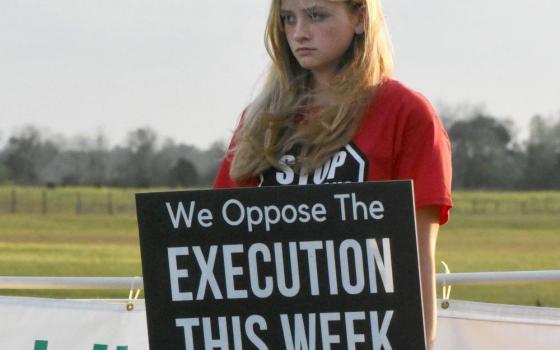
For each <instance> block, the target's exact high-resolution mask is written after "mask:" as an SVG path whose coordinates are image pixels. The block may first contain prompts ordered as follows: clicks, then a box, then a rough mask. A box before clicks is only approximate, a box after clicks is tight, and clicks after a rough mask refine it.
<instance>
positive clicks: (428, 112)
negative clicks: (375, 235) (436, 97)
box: [394, 94, 452, 224]
mask: <svg viewBox="0 0 560 350" xmlns="http://www.w3.org/2000/svg"><path fill="white" fill-rule="evenodd" d="M407 111H408V113H407V115H406V118H405V119H404V120H405V121H404V122H405V124H404V129H403V133H402V139H401V142H400V149H399V150H398V152H397V159H396V162H395V168H394V170H395V177H396V178H397V179H412V180H413V183H414V200H415V204H416V207H417V208H421V207H424V206H430V205H436V206H440V208H441V214H440V224H445V223H446V222H447V220H448V218H449V210H450V209H451V207H452V200H451V144H450V141H449V137H448V135H447V132H446V131H445V129H444V127H443V125H442V123H441V121H440V120H439V118H438V116H437V114H436V112H435V111H434V109H433V108H432V106H431V105H430V103H429V102H428V101H427V100H426V99H425V98H424V97H423V96H420V95H416V94H415V95H412V96H410V106H409V108H407Z"/></svg>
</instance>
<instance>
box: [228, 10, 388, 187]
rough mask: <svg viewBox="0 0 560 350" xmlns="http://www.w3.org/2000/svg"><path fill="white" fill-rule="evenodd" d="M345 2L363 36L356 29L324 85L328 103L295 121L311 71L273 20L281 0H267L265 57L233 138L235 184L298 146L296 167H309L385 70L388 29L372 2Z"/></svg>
mask: <svg viewBox="0 0 560 350" xmlns="http://www.w3.org/2000/svg"><path fill="white" fill-rule="evenodd" d="M329 1H340V2H346V3H347V4H348V6H349V7H350V9H351V11H361V13H362V15H363V24H364V33H363V34H360V35H358V34H356V35H355V36H354V39H353V42H352V44H351V46H350V47H349V49H348V51H347V52H346V53H345V54H344V57H343V58H342V60H341V63H340V66H339V69H338V71H337V74H336V76H335V78H334V79H333V81H332V82H331V85H330V90H329V92H330V94H331V95H332V96H334V101H332V102H333V103H332V105H330V106H327V107H326V108H323V109H321V110H320V111H318V112H317V113H316V115H314V117H313V118H309V119H306V120H305V126H304V127H302V125H301V117H302V116H303V115H304V114H305V113H306V111H307V109H309V107H311V106H310V105H309V104H310V101H312V94H313V91H312V87H311V73H310V72H309V71H307V70H305V69H304V68H302V67H301V66H300V65H299V63H298V62H297V60H296V58H295V57H294V56H293V54H292V52H291V51H290V47H289V46H288V41H287V39H286V35H285V33H284V28H283V24H282V19H281V17H280V6H281V0H272V3H271V7H270V13H269V17H268V22H267V27H266V32H265V46H266V49H267V51H268V54H269V55H270V57H271V59H272V64H271V66H270V68H269V71H268V75H267V77H266V81H265V84H264V87H263V89H262V91H261V92H260V94H259V95H258V96H257V97H256V98H255V99H254V101H253V102H252V103H251V105H250V106H249V107H248V108H247V109H246V110H245V113H244V115H243V118H242V121H241V126H240V129H239V130H238V132H237V133H236V135H235V140H234V143H235V147H234V148H233V149H232V151H231V152H232V153H233V154H232V155H233V159H232V162H231V169H230V177H231V178H232V179H233V180H235V181H237V182H243V181H246V180H248V179H250V178H251V177H254V176H256V175H258V174H260V173H262V172H263V171H264V170H266V169H268V168H270V167H276V168H278V167H280V164H279V157H280V156H281V155H283V154H285V153H286V152H288V151H290V150H291V149H293V148H294V147H297V148H298V150H299V156H298V158H297V161H296V164H294V165H293V166H294V167H296V168H301V167H304V168H306V169H313V168H315V167H317V166H319V165H320V164H321V163H323V162H324V161H325V160H326V159H327V158H328V157H329V156H330V155H331V154H332V153H334V152H336V151H337V150H339V149H340V148H342V147H343V146H344V145H345V144H347V143H348V142H350V141H351V140H352V137H353V136H354V133H355V131H356V128H357V127H358V123H359V122H360V119H361V117H362V115H363V113H364V109H365V107H366V106H367V104H368V103H369V102H370V100H371V98H372V96H373V94H374V92H375V90H376V89H377V87H378V86H379V85H380V84H381V83H382V81H383V79H384V78H386V77H390V76H392V74H393V60H392V53H391V45H390V40H389V34H388V31H387V28H386V25H385V19H384V17H383V11H382V8H381V3H380V0H329Z"/></svg>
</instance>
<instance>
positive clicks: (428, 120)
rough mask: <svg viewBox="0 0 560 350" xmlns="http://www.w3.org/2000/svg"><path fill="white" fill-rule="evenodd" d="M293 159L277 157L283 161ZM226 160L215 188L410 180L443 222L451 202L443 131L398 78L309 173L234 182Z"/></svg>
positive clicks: (270, 173)
mask: <svg viewBox="0 0 560 350" xmlns="http://www.w3.org/2000/svg"><path fill="white" fill-rule="evenodd" d="M230 147H231V146H230ZM294 159H295V156H294V155H290V154H288V155H284V156H282V157H281V160H282V163H285V164H289V163H290V161H292V160H294ZM230 161H231V157H230V156H226V157H225V159H224V160H223V162H222V165H221V167H220V169H219V171H218V175H217V177H216V180H215V182H214V188H231V187H240V186H267V185H298V184H299V185H304V184H321V183H339V182H361V181H380V180H399V179H406V180H408V179H412V180H413V181H414V200H415V205H416V208H420V207H423V206H428V205H437V206H440V207H441V215H440V223H441V224H444V223H446V222H447V220H448V213H449V209H450V208H451V206H452V201H451V146H450V142H449V137H448V136H447V132H446V131H445V129H444V128H443V125H442V124H441V121H440V120H439V118H438V117H437V115H436V113H435V111H434V109H433V108H432V106H431V104H430V103H429V102H428V101H427V100H426V98H425V97H424V96H422V95H421V94H419V93H418V92H416V91H413V90H411V89H409V88H408V87H406V86H404V85H403V84H401V83H400V82H398V81H396V80H387V81H385V82H384V83H383V84H382V85H381V87H380V88H379V89H378V91H377V93H376V96H375V98H374V99H373V101H372V103H371V104H370V106H369V107H368V109H367V111H366V113H365V115H364V118H363V120H362V121H361V123H360V125H359V127H358V130H357V131H356V135H354V138H353V139H352V142H350V143H349V144H347V145H346V146H344V147H343V148H342V149H341V150H340V151H338V152H336V153H335V154H334V155H333V156H332V157H331V158H330V159H329V160H327V161H326V162H325V163H324V165H323V166H321V167H318V168H317V169H315V170H313V171H305V170H303V171H300V172H299V173H295V172H294V171H293V170H292V169H291V168H290V167H289V166H287V165H286V166H284V167H282V169H274V168H270V169H269V170H267V171H265V172H264V173H263V174H261V175H260V176H259V177H257V178H255V179H253V180H252V181H249V182H247V183H246V184H238V183H236V182H235V181H233V180H232V179H231V178H230V176H229V169H230Z"/></svg>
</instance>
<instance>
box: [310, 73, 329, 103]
mask: <svg viewBox="0 0 560 350" xmlns="http://www.w3.org/2000/svg"><path fill="white" fill-rule="evenodd" d="M331 79H332V77H325V76H314V77H313V101H312V106H318V107H325V106H329V105H332V104H333V102H334V98H333V95H332V93H331V92H330V81H331Z"/></svg>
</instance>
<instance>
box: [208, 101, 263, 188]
mask: <svg viewBox="0 0 560 350" xmlns="http://www.w3.org/2000/svg"><path fill="white" fill-rule="evenodd" d="M246 110H247V109H245V110H244V111H243V113H242V114H241V117H240V119H239V123H238V125H237V128H236V130H235V132H234V133H233V137H232V138H231V141H230V143H229V146H228V150H227V152H226V154H225V156H224V159H223V160H222V164H221V165H220V168H219V169H218V172H217V174H216V179H215V180H214V184H213V185H212V188H215V189H218V188H236V187H247V186H255V185H256V181H254V180H253V179H251V180H248V181H247V182H246V183H243V184H240V183H237V182H236V181H234V180H233V179H232V178H231V176H230V175H229V173H230V168H231V161H232V159H233V149H234V148H235V145H236V138H237V136H238V134H239V132H240V130H241V125H242V124H243V118H244V116H245V111H246Z"/></svg>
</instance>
